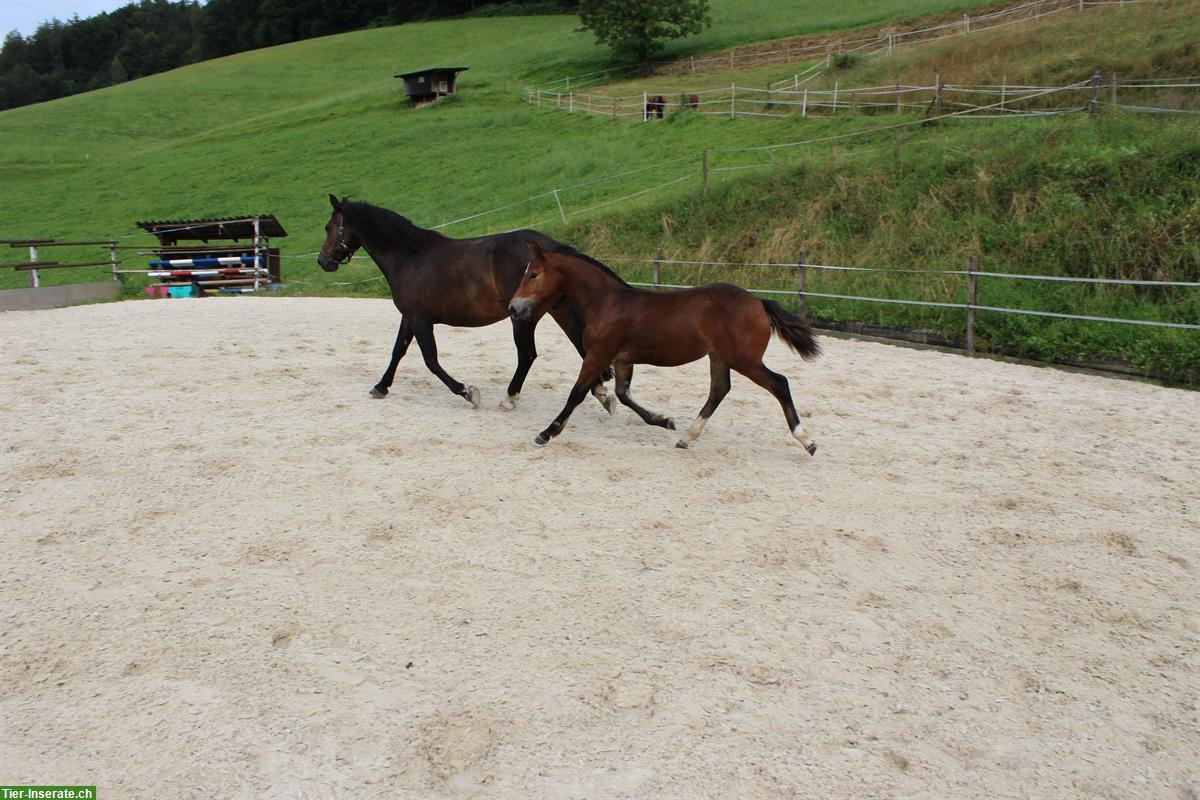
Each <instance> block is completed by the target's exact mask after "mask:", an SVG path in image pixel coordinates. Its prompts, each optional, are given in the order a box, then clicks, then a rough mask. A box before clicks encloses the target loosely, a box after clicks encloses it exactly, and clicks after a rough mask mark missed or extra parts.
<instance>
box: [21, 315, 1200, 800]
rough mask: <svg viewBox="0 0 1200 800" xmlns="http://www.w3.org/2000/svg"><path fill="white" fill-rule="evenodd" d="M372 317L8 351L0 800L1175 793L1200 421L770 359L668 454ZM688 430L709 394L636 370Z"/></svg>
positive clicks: (1181, 786)
mask: <svg viewBox="0 0 1200 800" xmlns="http://www.w3.org/2000/svg"><path fill="white" fill-rule="evenodd" d="M397 321H398V319H397V316H396V314H395V311H394V310H393V309H392V308H391V306H390V305H389V304H388V303H387V302H384V301H369V300H343V299H249V298H238V299H211V300H200V301H197V300H170V301H167V300H160V301H142V302H132V303H128V302H127V303H120V304H110V305H97V306H90V307H82V308H73V309H63V310H55V311H37V312H14V313H8V314H4V315H2V316H0V347H2V350H3V358H2V372H0V376H2V381H0V407H2V408H3V409H4V412H3V414H4V416H3V419H4V425H3V431H4V433H3V442H2V448H0V449H2V451H3V456H2V459H3V460H2V466H3V474H2V476H0V503H2V517H0V523H2V526H3V530H2V532H0V543H2V554H3V561H4V571H3V580H2V582H0V783H53V784H62V783H95V784H98V785H99V787H100V791H101V794H102V796H103V797H118V796H120V797H150V796H155V795H157V796H179V797H200V796H206V797H207V796H212V797H231V798H296V797H312V798H326V797H355V798H364V797H365V798H371V797H380V798H383V797H388V798H394V797H413V798H416V797H430V798H436V797H481V798H616V797H664V798H693V797H696V798H699V797H721V798H775V797H813V798H848V797H876V798H893V797H894V798H902V797H927V798H968V797H969V798H1008V797H1021V798H1024V797H1039V798H1066V797H1089V798H1091V797H1101V798H1180V800H1194V798H1196V797H1197V794H1198V793H1200V724H1198V703H1200V699H1198V695H1200V656H1198V648H1197V645H1198V642H1200V605H1198V600H1197V597H1198V596H1200V581H1198V580H1197V574H1198V572H1197V571H1198V570H1200V524H1198V520H1200V500H1198V498H1197V494H1198V491H1197V489H1198V487H1200V467H1198V461H1197V459H1198V458H1200V456H1198V454H1200V430H1198V425H1197V418H1198V414H1197V412H1200V398H1198V396H1197V395H1196V394H1191V393H1187V392H1183V391H1180V390H1172V389H1163V388H1158V387H1154V386H1148V385H1143V384H1139V383H1132V382H1125V381H1118V380H1113V379H1107V378H1099V377H1092V376H1084V375H1076V374H1068V373H1065V372H1061V371H1056V370H1051V369H1038V368H1032V367H1023V366H1015V365H1010V364H1000V363H994V362H990V361H986V360H968V359H966V358H962V357H959V356H955V355H947V354H941V353H936V352H924V351H916V350H907V349H901V348H897V347H891V346H886V345H879V344H869V343H861V342H848V341H840V340H836V339H831V338H828V337H825V338H824V339H823V343H824V346H825V349H826V355H825V357H824V358H823V359H822V360H821V361H819V362H817V363H816V364H812V365H807V364H804V363H802V362H801V361H800V360H799V359H798V358H796V357H795V356H793V355H792V354H791V353H789V352H788V351H787V350H786V349H785V348H784V347H783V346H782V345H780V344H779V343H777V342H774V343H772V346H771V349H770V350H769V351H768V354H767V363H768V364H770V365H773V366H775V368H776V369H778V370H780V371H782V372H784V373H785V374H787V375H788V376H789V377H790V378H791V380H792V390H793V394H794V395H795V396H796V399H797V405H798V406H799V408H800V409H801V412H802V413H804V414H807V415H810V416H811V420H812V426H813V428H814V431H815V433H816V438H817V440H818V442H819V443H820V446H821V450H820V452H818V454H817V457H816V458H809V456H808V455H807V454H806V453H805V452H804V451H803V450H802V449H801V448H800V447H799V445H798V444H796V443H795V442H794V441H793V440H792V439H791V437H790V436H789V435H788V432H787V429H786V426H785V424H784V422H783V416H782V414H781V413H780V410H779V407H778V405H777V404H776V402H775V400H774V399H772V398H771V397H770V396H769V395H767V394H766V393H765V392H763V391H762V390H760V389H759V388H757V387H755V386H753V385H752V384H750V383H749V382H748V381H746V380H745V379H742V378H740V377H738V376H735V377H734V387H733V392H732V393H731V395H730V397H729V398H728V399H727V401H726V402H725V404H724V405H723V406H722V407H721V409H720V410H719V412H718V413H717V414H716V415H715V416H714V418H713V421H712V423H711V424H709V426H708V428H707V429H706V431H705V433H704V436H703V438H702V439H701V440H700V441H699V442H698V443H696V444H695V445H694V446H693V448H692V449H690V450H687V451H682V450H677V449H675V448H674V447H673V443H674V441H675V438H676V437H675V435H674V434H672V433H670V432H667V431H664V430H661V429H658V428H650V427H647V426H645V425H643V424H642V423H641V422H640V421H639V420H638V419H637V418H636V417H635V416H634V415H633V414H632V413H631V412H629V411H628V410H626V409H624V408H622V409H619V410H618V412H617V415H616V416H615V417H611V418H610V417H608V416H607V415H605V414H604V413H603V411H602V410H601V409H600V407H599V406H598V405H597V404H596V403H595V402H594V401H593V400H591V399H590V398H589V400H588V401H587V403H586V404H585V405H583V406H581V407H580V409H579V410H578V411H577V412H576V414H575V416H574V418H573V419H572V421H571V423H570V425H569V426H568V428H567V429H566V431H565V433H564V435H563V436H562V437H560V438H559V439H557V440H555V441H554V442H552V443H551V444H550V446H548V447H546V448H545V449H537V448H535V447H534V446H533V445H532V444H531V439H532V437H533V435H534V434H535V433H536V432H537V431H539V430H540V429H541V428H542V427H544V426H545V425H546V424H547V422H548V421H549V420H550V419H551V418H552V417H553V416H554V414H555V413H556V412H557V410H558V408H559V407H560V406H561V403H562V401H563V400H564V398H565V395H566V392H567V388H568V386H569V384H570V382H571V380H572V379H573V377H574V375H575V371H576V370H577V368H578V358H577V356H576V355H575V354H574V351H573V350H571V349H570V347H569V345H568V344H567V343H566V341H565V339H564V338H563V337H562V336H561V334H560V333H559V332H558V330H557V329H556V328H554V327H553V325H552V324H546V325H543V326H542V327H541V329H540V330H539V349H540V351H541V355H542V357H541V358H540V359H539V360H538V362H537V363H536V364H535V365H534V368H533V372H532V373H531V376H530V380H529V382H528V383H527V384H526V387H525V394H524V398H523V400H522V404H521V405H520V407H519V408H518V409H517V410H516V411H513V412H508V413H505V412H501V411H498V410H496V404H497V403H498V401H499V400H500V399H501V398H502V396H503V391H504V386H505V384H506V382H507V379H508V376H509V373H510V371H511V368H512V366H513V363H514V357H513V352H512V348H511V339H510V335H509V332H508V330H507V326H505V325H497V326H493V327H491V328H486V329H482V330H450V329H444V328H443V329H439V331H438V336H439V344H440V346H441V354H442V357H443V364H444V365H445V366H446V367H447V369H448V370H449V371H450V372H451V374H453V375H455V376H457V377H459V378H461V379H462V380H464V381H467V382H470V383H475V384H477V385H479V387H480V388H481V389H482V390H483V393H484V407H483V408H481V409H480V410H478V411H476V410H472V408H471V407H470V406H469V405H467V404H466V403H465V402H464V401H462V400H461V399H459V398H457V397H454V396H451V395H450V394H449V393H448V392H446V391H445V390H444V388H443V387H442V386H441V384H440V383H438V382H437V381H436V379H434V378H433V377H432V376H431V375H430V374H429V373H428V372H427V371H426V369H425V367H424V366H423V364H422V363H421V361H420V358H419V356H416V352H415V348H414V351H413V353H411V354H410V356H409V358H408V359H407V360H406V361H405V362H404V364H403V365H402V367H401V371H400V374H399V376H398V379H397V383H396V387H395V389H394V391H393V393H392V395H391V397H389V398H388V399H386V400H383V401H377V400H371V399H369V398H368V397H367V390H368V389H369V388H370V387H371V386H372V385H373V384H374V382H375V380H376V379H377V378H378V375H379V373H380V372H381V371H382V369H383V367H384V364H385V360H386V356H387V353H388V352H389V348H390V346H391V341H392V336H393V333H394V330H395V325H396V323H397ZM634 394H635V396H636V397H638V398H639V399H640V400H641V401H642V402H644V403H645V404H646V405H648V406H650V407H652V408H655V409H661V410H663V411H665V412H667V413H670V414H672V415H675V416H678V417H680V418H685V419H686V418H690V417H691V416H692V415H693V414H694V413H695V412H696V410H697V409H699V407H700V406H701V404H702V403H703V400H704V398H705V396H706V394H707V367H706V365H705V364H703V363H700V364H695V365H691V366H689V367H685V368H680V369H676V370H662V369H653V368H646V367H639V368H638V371H637V373H636V375H635V379H634Z"/></svg>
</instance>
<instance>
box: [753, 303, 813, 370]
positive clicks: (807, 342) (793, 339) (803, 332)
mask: <svg viewBox="0 0 1200 800" xmlns="http://www.w3.org/2000/svg"><path fill="white" fill-rule="evenodd" d="M762 304H763V308H765V309H766V310H767V316H768V317H770V319H771V330H772V331H774V332H775V335H776V336H778V337H779V338H780V339H783V340H784V341H785V342H787V345H788V347H790V348H792V349H793V350H795V351H796V352H797V353H799V354H800V357H801V358H803V359H804V360H805V361H812V360H813V359H814V358H816V357H817V356H819V355H821V346H820V345H819V344H817V340H816V338H815V337H814V336H813V332H812V326H811V325H809V324H808V320H806V319H804V318H803V317H798V316H796V315H795V314H792V313H789V312H788V311H786V310H784V308H783V306H781V305H779V303H776V302H775V301H774V300H763V301H762Z"/></svg>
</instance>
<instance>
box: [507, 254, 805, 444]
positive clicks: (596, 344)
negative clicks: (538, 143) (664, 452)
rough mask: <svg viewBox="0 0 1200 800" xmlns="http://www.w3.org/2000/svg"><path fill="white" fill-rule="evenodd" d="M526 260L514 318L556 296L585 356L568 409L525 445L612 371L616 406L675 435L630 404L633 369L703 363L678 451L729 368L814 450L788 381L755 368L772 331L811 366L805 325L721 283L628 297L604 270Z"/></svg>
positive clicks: (699, 426)
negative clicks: (699, 393)
mask: <svg viewBox="0 0 1200 800" xmlns="http://www.w3.org/2000/svg"><path fill="white" fill-rule="evenodd" d="M528 245H529V249H530V250H532V251H533V256H534V258H533V261H531V262H530V263H529V266H528V267H527V268H526V269H525V274H524V275H523V276H522V277H521V283H520V285H519V286H518V287H517V291H516V292H515V293H514V294H513V296H512V299H511V300H510V301H509V305H508V311H509V314H510V315H511V316H512V317H513V318H514V319H529V318H532V317H534V316H536V315H537V314H539V313H540V312H541V311H542V310H543V309H546V308H549V307H551V306H553V305H554V304H555V303H558V302H559V301H561V300H562V299H563V298H566V299H567V300H568V301H569V302H570V304H571V305H572V306H573V307H574V308H575V309H577V310H578V311H579V314H580V316H581V317H582V318H583V319H584V330H583V344H584V350H585V352H586V355H585V356H584V360H583V367H582V368H581V369H580V370H579V378H578V379H577V380H576V381H575V386H574V387H573V388H572V389H571V395H570V397H569V398H567V404H566V405H565V406H563V410H562V411H561V412H560V413H559V415H558V416H557V417H555V419H554V422H552V423H550V427H548V428H546V430H544V431H542V432H541V433H539V434H538V435H537V437H536V438H535V439H534V440H533V441H534V443H535V444H538V445H544V444H546V442H548V441H550V440H551V439H552V438H554V437H555V436H557V435H558V434H559V433H561V432H562V429H563V427H564V426H565V425H566V424H567V419H568V418H569V417H570V416H571V412H572V411H574V410H575V407H576V406H577V405H579V404H580V403H581V402H582V401H583V399H584V398H585V397H586V396H587V393H588V392H589V391H590V390H591V388H592V387H593V386H595V385H596V381H597V380H598V379H599V378H600V376H601V374H603V372H604V370H605V368H607V367H608V366H609V365H612V367H613V371H614V373H615V376H616V384H617V385H616V389H617V399H619V400H620V401H621V402H622V403H624V404H625V405H627V406H629V407H630V408H631V409H633V411H634V412H635V413H636V414H637V415H638V416H639V417H641V418H642V419H643V420H644V421H645V422H646V423H647V424H649V425H659V426H661V427H664V428H668V429H670V430H675V421H674V420H672V419H671V418H670V417H665V416H663V415H662V414H655V413H653V412H651V411H647V410H646V409H645V408H643V407H642V406H640V405H638V404H637V403H636V402H634V400H633V398H632V397H630V396H629V384H630V382H631V381H632V380H633V365H634V364H654V365H656V366H660V367H677V366H679V365H681V364H687V363H689V362H692V361H695V360H696V359H699V358H702V357H704V356H708V362H709V370H710V375H711V385H710V387H709V392H708V402H706V403H705V404H704V408H702V409H700V415H699V416H698V417H696V421H695V422H693V423H692V425H691V427H690V428H688V430H687V432H686V433H685V434H684V438H681V439H680V440H679V441H678V442H677V443H676V447H687V446H688V443H689V442H692V441H695V439H696V438H697V437H699V436H700V432H701V431H702V430H704V425H705V423H707V422H708V418H709V417H711V416H712V414H713V412H714V411H716V410H717V406H718V405H720V404H721V401H722V400H723V399H725V395H727V394H728V393H729V370H731V369H733V370H737V371H738V372H740V373H741V374H742V375H745V376H746V377H747V378H749V379H750V380H752V381H754V382H755V383H757V384H758V385H759V386H761V387H763V388H764V389H766V390H767V391H768V392H770V393H771V394H773V395H774V396H775V399H776V400H778V401H779V405H781V406H782V407H783V414H784V416H785V417H787V423H788V428H789V429H790V430H791V432H792V435H793V436H794V437H795V438H796V439H797V440H798V441H799V442H800V443H801V444H802V445H804V447H805V449H806V450H808V452H809V454H810V455H811V454H814V453H816V451H817V445H816V444H815V443H814V442H813V440H812V438H811V437H810V436H809V432H808V429H807V427H805V425H804V423H803V422H802V421H801V419H800V417H799V415H798V414H797V413H796V407H795V406H794V405H793V404H792V394H791V390H790V389H789V388H788V381H787V378H785V377H784V376H782V375H780V374H779V373H777V372H772V371H771V370H769V369H767V368H766V367H765V366H764V365H763V363H762V356H763V353H764V352H765V351H766V349H767V342H768V341H769V340H770V338H771V333H772V332H774V333H775V334H776V335H778V336H779V338H781V339H783V341H785V342H787V344H788V345H789V346H790V347H791V348H792V349H793V350H795V351H796V352H797V353H799V354H800V357H801V358H804V359H806V360H811V359H814V358H816V357H817V355H819V354H820V352H821V351H820V347H819V346H818V345H817V342H816V340H815V339H814V338H813V335H812V328H811V327H810V326H809V324H808V322H807V321H805V320H804V319H802V318H801V317H797V316H795V315H793V314H790V313H788V312H787V311H785V310H784V309H783V308H782V307H781V306H780V305H779V304H778V303H776V302H774V301H771V300H763V299H760V298H758V297H755V296H754V295H752V294H750V292H747V291H746V290H745V289H740V288H738V287H737V286H732V285H730V284H728V283H713V284H709V285H708V286H700V287H697V288H695V289H684V290H680V291H673V292H650V291H642V290H639V289H635V288H633V287H632V286H630V285H629V284H627V283H625V281H623V280H621V279H620V278H619V277H618V276H617V275H616V274H615V273H613V272H612V271H611V270H609V269H608V268H606V267H603V266H597V265H596V264H593V263H590V262H587V261H583V260H582V259H579V258H575V257H573V256H568V255H561V254H558V253H546V252H544V251H543V250H542V248H541V247H539V246H538V244H537V243H536V242H532V241H531V242H528Z"/></svg>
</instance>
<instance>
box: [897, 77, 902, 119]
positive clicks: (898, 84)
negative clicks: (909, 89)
mask: <svg viewBox="0 0 1200 800" xmlns="http://www.w3.org/2000/svg"><path fill="white" fill-rule="evenodd" d="M900 97H901V95H900V82H899V81H897V82H896V113H897V114H899V113H900Z"/></svg>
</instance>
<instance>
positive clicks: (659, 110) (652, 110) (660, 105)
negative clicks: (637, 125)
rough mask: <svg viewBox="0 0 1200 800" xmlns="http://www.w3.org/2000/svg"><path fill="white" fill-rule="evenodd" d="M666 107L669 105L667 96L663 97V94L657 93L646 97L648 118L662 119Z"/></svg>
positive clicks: (646, 114)
mask: <svg viewBox="0 0 1200 800" xmlns="http://www.w3.org/2000/svg"><path fill="white" fill-rule="evenodd" d="M666 107H667V98H665V97H663V96H662V95H661V94H656V95H652V96H650V97H647V98H646V113H645V117H646V119H653V118H654V117H658V118H659V119H662V118H663V111H664V110H665V109H666Z"/></svg>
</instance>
